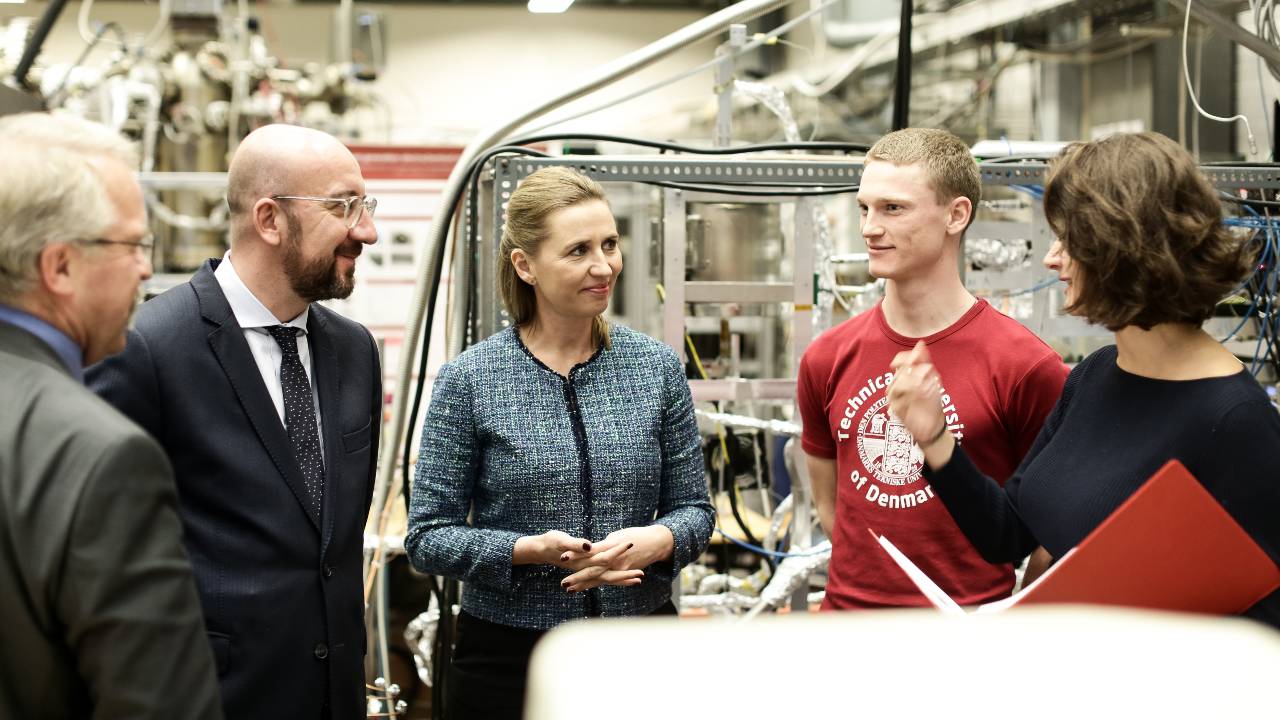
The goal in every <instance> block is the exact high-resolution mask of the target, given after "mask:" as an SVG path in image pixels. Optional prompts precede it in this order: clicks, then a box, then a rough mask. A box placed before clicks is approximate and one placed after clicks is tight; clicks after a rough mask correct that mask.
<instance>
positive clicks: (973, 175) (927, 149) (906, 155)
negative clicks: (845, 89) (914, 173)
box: [866, 128, 982, 230]
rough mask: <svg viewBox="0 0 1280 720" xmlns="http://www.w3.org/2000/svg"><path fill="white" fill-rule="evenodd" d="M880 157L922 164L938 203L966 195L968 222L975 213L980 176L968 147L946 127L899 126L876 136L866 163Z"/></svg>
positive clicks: (888, 160)
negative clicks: (901, 127)
mask: <svg viewBox="0 0 1280 720" xmlns="http://www.w3.org/2000/svg"><path fill="white" fill-rule="evenodd" d="M876 160H881V161H884V162H887V163H892V164H894V165H915V164H916V163H919V164H921V165H923V166H924V170H925V176H926V177H927V178H928V179H929V187H931V188H932V189H933V192H934V194H935V195H936V196H937V198H938V202H939V203H940V204H945V203H949V202H951V201H952V200H954V199H955V198H958V197H965V198H969V202H970V203H971V204H972V207H973V209H972V210H970V212H969V223H968V224H966V225H965V229H966V230H968V229H969V225H972V224H973V218H974V216H976V215H977V214H978V201H979V200H981V199H982V175H981V173H979V172H978V164H977V163H976V162H974V160H973V154H972V153H970V152H969V147H968V146H967V145H965V144H964V141H962V140H961V139H960V138H958V137H956V136H955V135H952V134H951V133H949V132H947V131H946V130H938V129H936V128H903V129H902V130H895V131H894V132H891V133H889V134H888V135H885V136H884V137H882V138H880V139H879V140H878V141H877V142H876V144H875V145H872V146H871V149H870V150H868V151H867V159H866V162H867V163H868V164H869V163H871V162H873V161H876Z"/></svg>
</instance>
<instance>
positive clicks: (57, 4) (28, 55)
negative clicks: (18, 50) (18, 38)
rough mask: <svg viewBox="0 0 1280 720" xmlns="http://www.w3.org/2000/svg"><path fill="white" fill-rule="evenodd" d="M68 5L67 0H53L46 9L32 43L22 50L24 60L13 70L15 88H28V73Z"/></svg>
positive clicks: (33, 35)
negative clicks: (63, 9)
mask: <svg viewBox="0 0 1280 720" xmlns="http://www.w3.org/2000/svg"><path fill="white" fill-rule="evenodd" d="M66 4H67V0H52V2H50V3H49V7H47V8H45V10H44V14H43V15H41V16H40V24H38V25H36V30H35V33H34V34H32V36H31V42H28V43H27V46H26V47H25V48H23V50H22V58H21V59H19V60H18V65H17V67H15V68H14V69H13V82H14V86H15V87H18V88H24V89H26V88H27V73H29V72H31V66H32V65H35V64H36V56H37V55H39V54H40V50H41V49H42V48H43V47H44V41H45V40H46V39H47V38H48V37H49V31H50V30H52V29H53V24H54V23H55V22H57V21H58V16H59V15H61V14H62V8H63V7H65V6H66Z"/></svg>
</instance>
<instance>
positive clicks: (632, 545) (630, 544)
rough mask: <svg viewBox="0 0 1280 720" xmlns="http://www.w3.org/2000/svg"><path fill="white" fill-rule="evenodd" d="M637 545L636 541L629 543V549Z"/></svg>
mask: <svg viewBox="0 0 1280 720" xmlns="http://www.w3.org/2000/svg"><path fill="white" fill-rule="evenodd" d="M635 546H636V544H635V543H627V549H628V550H630V549H631V548H633V547H635Z"/></svg>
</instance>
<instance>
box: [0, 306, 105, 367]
mask: <svg viewBox="0 0 1280 720" xmlns="http://www.w3.org/2000/svg"><path fill="white" fill-rule="evenodd" d="M0 322H6V323H9V324H10V325H13V326H14V327H17V328H20V329H22V330H26V331H27V332H29V333H31V334H32V335H35V336H36V337H37V338H39V339H40V340H41V341H42V342H44V344H46V345H48V346H49V347H50V349H52V350H53V352H54V353H55V354H56V355H57V356H58V359H59V360H61V361H62V364H63V365H66V366H67V370H68V371H69V372H70V373H71V376H72V377H74V378H75V379H76V380H77V381H78V382H81V383H83V382H84V365H83V363H84V350H83V349H82V348H81V347H80V346H79V345H77V344H76V343H75V341H74V340H72V339H71V338H70V337H68V336H67V334H66V333H64V332H62V331H61V330H59V329H58V328H56V327H54V326H53V325H50V324H49V323H47V322H45V321H44V320H41V319H40V318H38V317H36V316H35V315H32V314H31V313H28V312H25V311H23V310H19V309H17V308H15V307H10V306H8V305H0Z"/></svg>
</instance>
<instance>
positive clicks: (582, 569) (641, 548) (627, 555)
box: [513, 524, 675, 593]
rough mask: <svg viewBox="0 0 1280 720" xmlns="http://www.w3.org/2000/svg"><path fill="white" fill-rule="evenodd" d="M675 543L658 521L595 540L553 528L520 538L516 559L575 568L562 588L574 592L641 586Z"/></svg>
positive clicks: (567, 568) (668, 553) (528, 563)
mask: <svg viewBox="0 0 1280 720" xmlns="http://www.w3.org/2000/svg"><path fill="white" fill-rule="evenodd" d="M674 546H675V540H674V538H673V537H672V535H671V531H670V530H669V529H667V527H666V526H665V525H658V524H654V525H648V526H645V527H629V528H623V529H621V530H617V531H615V532H612V533H609V535H608V536H607V537H605V539H603V540H601V541H599V542H594V543H593V542H590V541H588V540H585V539H583V538H576V537H573V536H572V535H569V534H568V533H565V532H561V531H559V530H550V531H547V532H545V533H543V534H541V535H526V536H524V537H522V538H520V539H519V540H517V541H516V547H515V551H514V553H513V562H514V563H515V564H517V565H555V566H556V567H560V568H564V569H566V570H569V571H571V572H572V574H571V575H569V576H568V577H566V578H565V579H564V580H562V581H561V582H560V587H562V588H564V589H565V591H566V592H571V593H573V592H582V591H583V590H590V589H591V588H593V587H599V586H600V585H620V586H624V587H625V586H631V585H639V584H640V582H641V580H643V578H644V568H647V567H649V566H650V565H652V564H654V563H655V562H659V561H661V560H666V559H667V558H669V557H671V552H672V549H673V548H674Z"/></svg>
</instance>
